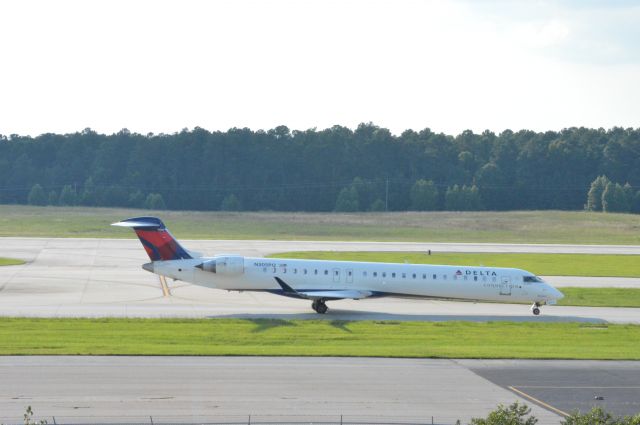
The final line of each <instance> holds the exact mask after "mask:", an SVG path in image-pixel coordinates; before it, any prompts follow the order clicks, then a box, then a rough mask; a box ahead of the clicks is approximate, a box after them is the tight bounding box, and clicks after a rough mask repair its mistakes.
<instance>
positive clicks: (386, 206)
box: [384, 177, 389, 211]
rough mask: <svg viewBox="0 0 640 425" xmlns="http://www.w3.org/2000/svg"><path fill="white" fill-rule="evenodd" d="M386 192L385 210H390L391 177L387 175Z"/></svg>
mask: <svg viewBox="0 0 640 425" xmlns="http://www.w3.org/2000/svg"><path fill="white" fill-rule="evenodd" d="M384 192H385V194H384V210H385V211H389V177H387V184H386V187H385V191H384Z"/></svg>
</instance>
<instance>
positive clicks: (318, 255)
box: [272, 251, 640, 277]
mask: <svg viewBox="0 0 640 425" xmlns="http://www.w3.org/2000/svg"><path fill="white" fill-rule="evenodd" d="M272 257H280V258H309V259H318V260H342V261H373V262H387V263H410V264H449V265H467V266H486V267H514V268H518V269H524V270H527V271H530V272H532V273H535V274H537V275H541V276H596V277H597V276H601V277H602V276H609V277H639V276H640V259H639V258H638V257H636V256H632V255H591V254H502V253H498V254H496V253H447V252H444V253H442V252H433V253H432V254H431V255H427V254H426V253H424V252H338V251H308V252H283V253H278V254H275V255H272Z"/></svg>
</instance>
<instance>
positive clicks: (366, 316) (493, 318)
mask: <svg viewBox="0 0 640 425" xmlns="http://www.w3.org/2000/svg"><path fill="white" fill-rule="evenodd" d="M207 318H210V319H222V318H227V319H250V320H256V319H274V320H294V319H295V320H327V321H342V320H344V321H358V320H384V321H401V322H451V321H463V322H546V323H551V322H583V323H607V321H606V320H603V319H600V318H596V317H577V316H553V315H546V316H545V315H544V313H543V315H541V316H534V315H530V316H529V315H522V316H501V315H448V314H398V313H379V312H372V311H359V310H341V309H330V310H329V311H328V312H327V313H326V314H317V313H312V312H309V313H273V314H271V313H239V314H219V315H208V316H207Z"/></svg>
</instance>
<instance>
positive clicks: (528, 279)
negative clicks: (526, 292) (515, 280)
mask: <svg viewBox="0 0 640 425" xmlns="http://www.w3.org/2000/svg"><path fill="white" fill-rule="evenodd" d="M522 280H523V281H524V282H542V279H540V278H539V277H538V276H523V277H522Z"/></svg>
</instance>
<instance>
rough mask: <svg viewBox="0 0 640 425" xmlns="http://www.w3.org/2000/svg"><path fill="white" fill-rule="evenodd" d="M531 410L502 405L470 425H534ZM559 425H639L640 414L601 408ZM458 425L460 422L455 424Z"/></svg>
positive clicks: (580, 414)
mask: <svg viewBox="0 0 640 425" xmlns="http://www.w3.org/2000/svg"><path fill="white" fill-rule="evenodd" d="M530 413H531V409H530V408H529V407H528V406H527V405H526V404H522V405H521V404H519V403H518V402H515V403H513V404H511V405H510V406H509V407H505V406H503V405H502V404H501V405H499V406H498V408H497V409H496V410H494V411H493V412H491V413H489V415H488V416H487V417H486V418H473V419H471V423H470V425H535V424H536V423H538V420H537V419H536V418H535V416H530ZM560 423H561V425H640V413H639V414H637V415H635V416H614V415H612V414H611V413H609V412H607V411H605V410H604V409H602V408H601V407H594V408H592V409H591V411H589V412H587V413H580V412H573V413H572V414H571V415H570V416H569V417H567V418H565V419H564V420H563V421H562V422H560ZM456 424H457V425H460V424H461V423H460V421H458V422H456Z"/></svg>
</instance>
